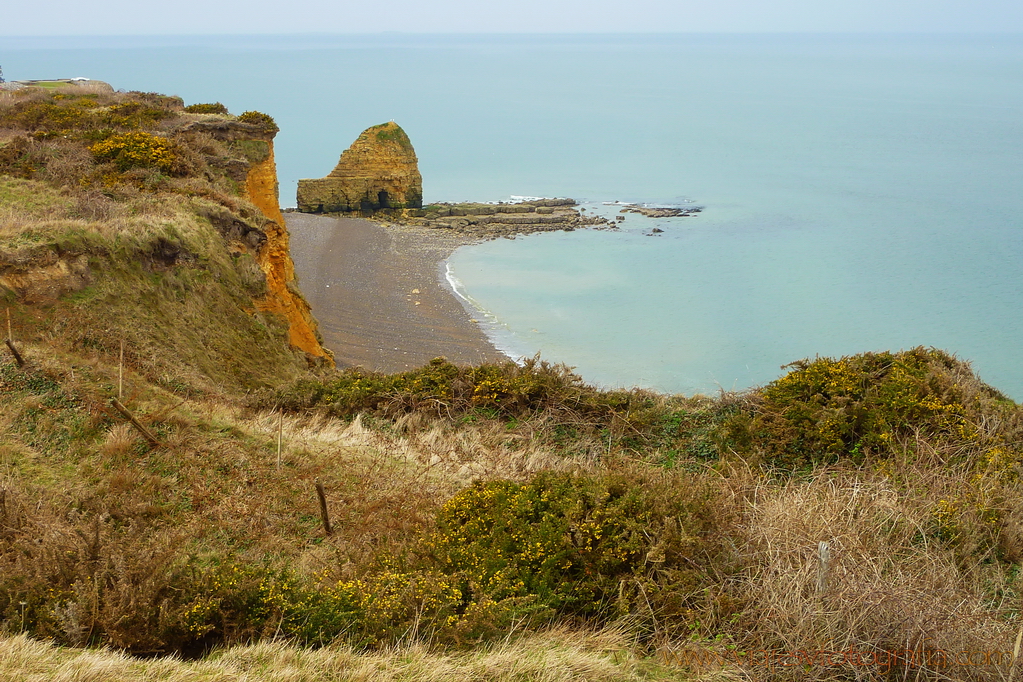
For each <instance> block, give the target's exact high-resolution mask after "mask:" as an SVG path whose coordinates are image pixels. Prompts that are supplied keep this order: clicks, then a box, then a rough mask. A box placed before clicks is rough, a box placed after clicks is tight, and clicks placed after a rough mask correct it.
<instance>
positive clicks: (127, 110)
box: [100, 100, 174, 129]
mask: <svg viewBox="0 0 1023 682" xmlns="http://www.w3.org/2000/svg"><path fill="white" fill-rule="evenodd" d="M173 115H174V114H173V113H172V112H170V111H168V110H167V109H166V108H164V107H160V106H148V105H146V104H143V103H142V102H138V101H135V100H128V101H127V102H120V103H118V104H113V105H111V106H110V108H109V109H107V111H106V112H104V114H103V115H102V116H101V117H100V121H101V123H102V124H106V125H109V126H112V127H114V128H128V129H138V128H151V127H152V126H153V125H154V124H155V123H156V122H157V121H161V120H163V119H165V118H169V117H171V116H173Z"/></svg>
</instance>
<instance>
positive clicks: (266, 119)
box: [238, 111, 280, 133]
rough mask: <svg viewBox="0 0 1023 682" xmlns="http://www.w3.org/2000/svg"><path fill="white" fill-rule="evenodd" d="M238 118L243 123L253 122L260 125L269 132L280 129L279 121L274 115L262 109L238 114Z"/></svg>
mask: <svg viewBox="0 0 1023 682" xmlns="http://www.w3.org/2000/svg"><path fill="white" fill-rule="evenodd" d="M238 120H239V121H241V122H242V123H251V124H252V125H256V126H259V127H260V128H262V129H263V130H264V131H265V132H267V133H276V132H277V131H279V130H280V128H278V127H277V122H276V121H274V120H273V117H272V116H270V115H269V114H264V113H263V112H261V111H246V112H243V113H242V114H240V115H239V116H238Z"/></svg>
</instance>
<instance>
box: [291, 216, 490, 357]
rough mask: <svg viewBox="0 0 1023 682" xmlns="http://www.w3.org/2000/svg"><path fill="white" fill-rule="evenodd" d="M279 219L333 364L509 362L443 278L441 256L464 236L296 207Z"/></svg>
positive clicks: (453, 247) (451, 249) (460, 241)
mask: <svg viewBox="0 0 1023 682" xmlns="http://www.w3.org/2000/svg"><path fill="white" fill-rule="evenodd" d="M285 220H286V221H287V225H288V231H289V232H290V233H291V256H292V259H293V260H294V261H295V272H296V274H297V276H298V280H299V287H300V288H301V290H302V293H303V294H304V295H305V297H306V300H308V301H309V304H310V305H311V306H312V310H313V315H314V316H315V317H316V319H317V320H318V321H319V324H320V333H321V334H322V336H323V345H324V346H326V347H327V348H329V349H330V350H331V351H333V352H334V356H335V359H336V360H337V362H338V365H339V366H345V365H361V366H363V367H366V368H367V369H374V370H379V371H383V372H399V371H402V370H405V369H411V368H413V367H419V366H421V365H423V364H424V363H426V362H429V361H430V360H431V359H433V358H435V357H441V356H443V357H446V358H447V359H448V360H451V361H452V362H455V363H458V364H479V363H481V362H494V361H502V360H507V358H506V357H505V356H504V355H502V354H501V353H500V352H499V351H498V350H497V349H496V348H494V346H493V345H492V344H491V343H490V342H489V341H488V340H487V337H486V336H485V335H484V334H483V332H482V331H480V329H479V328H478V326H477V325H476V324H474V323H473V322H472V321H471V318H470V317H469V314H468V313H467V312H466V310H465V308H463V307H462V304H461V303H460V302H459V300H458V299H457V298H456V297H455V296H454V294H453V293H451V291H450V290H449V289H448V288H447V287H446V286H445V285H443V284H441V271H440V268H441V263H442V262H443V261H444V259H446V258H447V257H448V256H449V255H450V254H451V252H452V251H454V250H455V249H456V248H457V247H458V246H461V245H462V244H464V243H466V240H465V239H464V238H463V237H459V236H456V235H450V234H446V233H444V232H440V231H438V230H429V229H422V228H411V227H403V226H387V227H385V226H382V225H378V224H377V223H373V222H370V221H368V220H359V219H356V218H333V217H328V216H317V215H308V214H304V213H286V214H285Z"/></svg>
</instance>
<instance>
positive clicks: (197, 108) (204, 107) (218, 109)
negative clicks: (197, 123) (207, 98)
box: [185, 102, 228, 115]
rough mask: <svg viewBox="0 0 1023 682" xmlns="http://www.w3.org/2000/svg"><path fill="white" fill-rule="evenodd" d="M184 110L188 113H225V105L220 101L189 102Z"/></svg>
mask: <svg viewBox="0 0 1023 682" xmlns="http://www.w3.org/2000/svg"><path fill="white" fill-rule="evenodd" d="M185 112H186V113H189V114H225V115H226V114H227V113H228V112H227V107H225V106H224V105H223V104H221V103H220V102H212V103H203V104H189V105H188V106H187V107H185Z"/></svg>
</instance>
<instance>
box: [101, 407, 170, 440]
mask: <svg viewBox="0 0 1023 682" xmlns="http://www.w3.org/2000/svg"><path fill="white" fill-rule="evenodd" d="M110 404H111V405H113V406H114V409H116V410H117V411H118V412H120V413H121V416H122V417H124V418H125V419H127V420H128V421H129V422H131V425H132V426H134V427H135V430H136V431H138V432H139V433H141V434H142V437H143V438H145V439H146V440H147V441H149V444H150V445H152V446H153V447H159V445H160V441H158V440H157V439H156V436H154V435H153V433H152V432H151V431H150V430H149V429H147V428H146V427H144V426H142V424H141V423H140V422H139V420H138V419H135V416H134V415H133V414H132V413H131V412H129V411H128V408H127V407H125V406H124V405H122V404H121V401H120V400H118V399H117V398H111V399H110Z"/></svg>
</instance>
